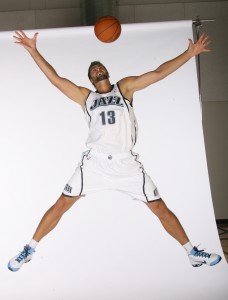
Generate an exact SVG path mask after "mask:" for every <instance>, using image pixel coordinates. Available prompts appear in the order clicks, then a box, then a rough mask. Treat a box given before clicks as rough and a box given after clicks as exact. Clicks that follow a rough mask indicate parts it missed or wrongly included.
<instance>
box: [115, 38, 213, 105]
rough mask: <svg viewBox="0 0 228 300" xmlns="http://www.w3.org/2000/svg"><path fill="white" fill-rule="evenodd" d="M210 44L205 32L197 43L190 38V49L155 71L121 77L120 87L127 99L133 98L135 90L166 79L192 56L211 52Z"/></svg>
mask: <svg viewBox="0 0 228 300" xmlns="http://www.w3.org/2000/svg"><path fill="white" fill-rule="evenodd" d="M209 44H210V40H209V37H208V36H207V35H206V34H205V33H203V34H202V35H201V36H200V38H199V39H198V41H197V42H196V43H193V41H192V40H191V39H189V46H188V49H187V50H186V51H184V52H183V53H182V54H180V55H179V56H177V57H175V58H174V59H172V60H169V61H167V62H165V63H163V64H162V65H160V66H159V67H158V68H157V69H155V70H153V71H150V72H147V73H144V74H142V75H140V76H130V77H126V78H123V79H121V80H120V81H119V86H120V89H121V90H122V92H123V94H124V96H125V97H126V98H127V99H129V100H131V99H132V97H133V94H134V92H136V91H138V90H142V89H144V88H146V87H148V86H149V85H151V84H153V83H155V82H157V81H159V80H162V79H164V78H165V77H167V76H168V75H169V74H171V73H173V72H174V71H176V70H177V69H179V68H180V67H181V66H182V65H184V64H185V63H186V62H187V61H189V60H190V59H191V58H192V57H194V56H197V55H199V54H201V53H203V52H210V51H211V50H210V49H208V48H207V46H208V45H209Z"/></svg>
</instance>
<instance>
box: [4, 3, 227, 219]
mask: <svg viewBox="0 0 228 300" xmlns="http://www.w3.org/2000/svg"><path fill="white" fill-rule="evenodd" d="M116 6H117V7H116V8H117V15H118V18H119V19H120V21H121V22H122V23H141V22H156V21H170V20H195V19H196V17H197V16H199V17H200V19H201V20H208V19H212V20H215V21H213V22H203V27H202V30H204V31H206V32H207V33H208V34H209V35H210V37H211V39H212V41H213V43H212V45H211V48H212V50H213V51H212V52H211V53H210V55H202V56H201V60H200V66H201V91H202V93H201V94H202V117H203V127H204V136H205V145H206V152H207V160H208V170H209V177H210V183H211V191H212V198H213V202H214V208H215V214H216V219H228V205H227V193H226V189H227V178H228V171H227V170H228V154H227V153H228V141H227V132H228V121H227V116H228V95H227V86H228V76H227V68H228V63H227V53H228V35H227V31H228V29H227V28H228V1H201V2H199V1H196V0H195V1H193V0H189V1H187V0H185V1H184V0H181V1H179V2H175V1H173V0H165V1H162V0H161V1H158V0H157V1H156V0H154V1H152V0H144V1H140V0H119V1H116ZM82 23H83V20H82V4H81V1H79V0H58V1H54V0H40V1H38V0H37V1H35V0H30V1H28V0H23V1H22V0H21V1H17V0H14V1H1V3H0V30H1V31H6V30H16V29H18V28H23V29H40V28H54V27H71V26H81V25H82ZM154 67H156V66H151V69H152V68H154Z"/></svg>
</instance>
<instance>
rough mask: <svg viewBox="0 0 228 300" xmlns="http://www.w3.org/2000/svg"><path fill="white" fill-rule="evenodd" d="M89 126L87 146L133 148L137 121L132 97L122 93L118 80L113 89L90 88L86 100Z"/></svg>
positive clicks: (108, 150) (113, 150) (110, 150)
mask: <svg viewBox="0 0 228 300" xmlns="http://www.w3.org/2000/svg"><path fill="white" fill-rule="evenodd" d="M85 115H86V120H87V123H88V126H89V135H88V139H87V141H86V146H87V147H88V148H89V149H93V150H95V151H97V152H101V153H110V154H115V153H123V152H129V151H131V150H132V148H133V147H134V145H135V143H136V138H137V121H136V118H135V115H134V111H133V107H132V105H131V103H130V101H129V100H127V99H125V98H124V97H123V95H122V94H121V91H120V89H119V86H118V83H117V84H114V85H113V86H112V89H111V91H110V92H108V93H105V94H100V93H98V92H97V91H96V92H92V91H91V92H90V94H89V95H88V98H87V100H86V104H85Z"/></svg>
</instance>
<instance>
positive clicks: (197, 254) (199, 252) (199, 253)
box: [193, 248, 211, 258]
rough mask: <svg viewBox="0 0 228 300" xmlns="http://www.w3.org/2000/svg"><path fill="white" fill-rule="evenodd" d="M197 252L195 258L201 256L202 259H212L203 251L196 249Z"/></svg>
mask: <svg viewBox="0 0 228 300" xmlns="http://www.w3.org/2000/svg"><path fill="white" fill-rule="evenodd" d="M194 250H195V251H196V253H195V254H193V255H194V256H200V257H206V258H210V257H211V254H209V253H207V252H204V251H203V250H198V249H197V248H195V249H194Z"/></svg>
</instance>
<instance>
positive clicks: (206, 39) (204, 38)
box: [198, 33, 211, 47]
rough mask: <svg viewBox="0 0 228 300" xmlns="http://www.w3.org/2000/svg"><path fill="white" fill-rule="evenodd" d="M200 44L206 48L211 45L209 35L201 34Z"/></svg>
mask: <svg viewBox="0 0 228 300" xmlns="http://www.w3.org/2000/svg"><path fill="white" fill-rule="evenodd" d="M198 42H199V43H201V44H202V45H203V46H204V47H206V46H207V45H209V44H210V43H211V40H210V39H209V36H208V35H206V34H205V33H203V34H201V36H200V38H199V40H198Z"/></svg>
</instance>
